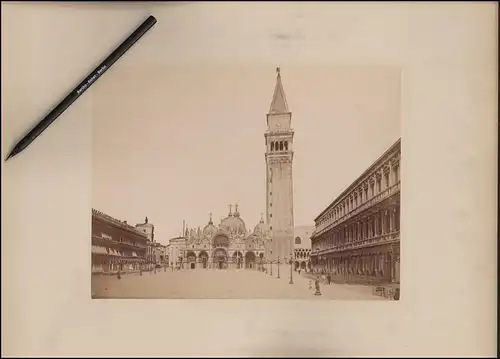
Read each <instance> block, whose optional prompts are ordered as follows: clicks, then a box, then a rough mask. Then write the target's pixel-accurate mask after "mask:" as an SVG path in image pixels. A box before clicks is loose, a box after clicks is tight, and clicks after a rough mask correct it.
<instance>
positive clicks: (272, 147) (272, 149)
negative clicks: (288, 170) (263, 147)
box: [271, 142, 274, 151]
mask: <svg viewBox="0 0 500 359" xmlns="http://www.w3.org/2000/svg"><path fill="white" fill-rule="evenodd" d="M271 151H274V142H271Z"/></svg>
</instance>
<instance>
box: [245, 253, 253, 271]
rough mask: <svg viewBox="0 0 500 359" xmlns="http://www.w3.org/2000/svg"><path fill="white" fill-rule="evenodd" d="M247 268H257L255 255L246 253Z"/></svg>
mask: <svg viewBox="0 0 500 359" xmlns="http://www.w3.org/2000/svg"><path fill="white" fill-rule="evenodd" d="M245 268H247V269H253V268H255V253H254V252H246V253H245Z"/></svg>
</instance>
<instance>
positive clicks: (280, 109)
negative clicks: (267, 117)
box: [269, 67, 289, 114]
mask: <svg viewBox="0 0 500 359" xmlns="http://www.w3.org/2000/svg"><path fill="white" fill-rule="evenodd" d="M288 112H289V110H288V104H287V102H286V96H285V90H284V89H283V82H282V80H281V69H280V68H279V67H277V68H276V86H275V87H274V94H273V100H272V102H271V107H270V108H269V113H270V114H275V113H288Z"/></svg>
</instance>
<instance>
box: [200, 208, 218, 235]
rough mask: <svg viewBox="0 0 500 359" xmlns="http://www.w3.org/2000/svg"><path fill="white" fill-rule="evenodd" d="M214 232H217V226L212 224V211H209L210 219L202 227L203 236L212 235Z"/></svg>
mask: <svg viewBox="0 0 500 359" xmlns="http://www.w3.org/2000/svg"><path fill="white" fill-rule="evenodd" d="M215 233H217V227H216V226H214V222H212V213H210V221H208V224H207V225H206V226H205V228H203V236H205V237H213V236H214V235H215Z"/></svg>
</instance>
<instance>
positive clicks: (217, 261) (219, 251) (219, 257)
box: [213, 248, 227, 269]
mask: <svg viewBox="0 0 500 359" xmlns="http://www.w3.org/2000/svg"><path fill="white" fill-rule="evenodd" d="M213 261H214V266H215V268H217V269H226V268H227V251H226V250H225V249H224V248H216V249H215V250H214V256H213Z"/></svg>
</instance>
